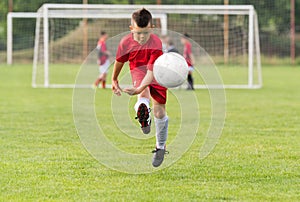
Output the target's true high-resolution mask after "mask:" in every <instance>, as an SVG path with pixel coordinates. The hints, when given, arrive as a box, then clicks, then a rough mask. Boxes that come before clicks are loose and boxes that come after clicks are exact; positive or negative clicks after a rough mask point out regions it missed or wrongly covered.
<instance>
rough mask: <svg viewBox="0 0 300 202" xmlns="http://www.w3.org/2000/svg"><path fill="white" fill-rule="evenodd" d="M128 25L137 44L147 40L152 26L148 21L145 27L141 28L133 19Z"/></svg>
mask: <svg viewBox="0 0 300 202" xmlns="http://www.w3.org/2000/svg"><path fill="white" fill-rule="evenodd" d="M129 27H130V30H131V32H132V33H133V39H134V40H135V41H136V42H138V43H139V44H141V45H143V44H145V43H146V42H147V41H148V40H149V38H150V34H151V32H152V26H151V23H150V22H149V23H148V25H147V27H143V28H141V27H139V26H138V25H137V24H136V22H134V21H133V24H132V25H130V26H129Z"/></svg>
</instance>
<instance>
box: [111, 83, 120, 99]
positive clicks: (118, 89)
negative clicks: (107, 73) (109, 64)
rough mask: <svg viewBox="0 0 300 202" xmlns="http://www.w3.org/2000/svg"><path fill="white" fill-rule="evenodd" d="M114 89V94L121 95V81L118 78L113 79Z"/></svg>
mask: <svg viewBox="0 0 300 202" xmlns="http://www.w3.org/2000/svg"><path fill="white" fill-rule="evenodd" d="M112 91H113V92H114V94H116V95H117V96H120V95H121V92H122V89H121V87H120V86H119V82H118V80H112Z"/></svg>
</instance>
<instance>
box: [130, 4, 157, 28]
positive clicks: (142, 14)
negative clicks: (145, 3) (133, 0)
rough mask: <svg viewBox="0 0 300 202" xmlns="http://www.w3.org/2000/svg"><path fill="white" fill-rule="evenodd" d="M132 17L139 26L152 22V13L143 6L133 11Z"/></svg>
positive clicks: (142, 26) (145, 25)
mask: <svg viewBox="0 0 300 202" xmlns="http://www.w3.org/2000/svg"><path fill="white" fill-rule="evenodd" d="M132 19H133V20H134V21H135V23H136V24H137V26H139V27H141V28H144V27H147V25H148V24H149V22H150V24H152V15H151V13H150V12H149V11H148V10H146V9H145V8H142V9H140V10H137V11H135V12H134V13H132Z"/></svg>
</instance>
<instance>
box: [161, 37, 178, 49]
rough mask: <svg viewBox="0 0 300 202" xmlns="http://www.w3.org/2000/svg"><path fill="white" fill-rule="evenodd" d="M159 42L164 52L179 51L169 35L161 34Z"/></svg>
mask: <svg viewBox="0 0 300 202" xmlns="http://www.w3.org/2000/svg"><path fill="white" fill-rule="evenodd" d="M161 42H162V47H163V52H164V53H169V52H174V53H179V51H178V50H177V48H176V47H175V45H174V43H173V40H172V39H171V38H170V37H169V36H167V35H163V36H162V37H161Z"/></svg>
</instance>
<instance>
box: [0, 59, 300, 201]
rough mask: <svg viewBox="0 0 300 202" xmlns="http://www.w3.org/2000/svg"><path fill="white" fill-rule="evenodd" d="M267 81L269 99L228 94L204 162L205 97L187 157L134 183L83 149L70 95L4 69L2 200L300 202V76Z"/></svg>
mask: <svg viewBox="0 0 300 202" xmlns="http://www.w3.org/2000/svg"><path fill="white" fill-rule="evenodd" d="M263 75H264V87H263V89H260V90H226V97H227V117H226V123H225V127H224V130H223V134H222V136H221V138H220V140H219V143H218V145H217V147H216V148H215V150H214V151H213V152H212V153H211V154H210V155H209V156H208V157H207V158H206V159H204V160H199V148H200V147H201V144H202V143H203V141H202V140H203V138H202V134H201V133H203V131H205V129H206V128H207V126H206V124H207V123H208V121H207V120H205V115H208V114H209V109H208V108H209V101H208V100H207V93H206V92H205V91H204V90H199V91H196V93H197V96H198V97H199V99H201V98H202V99H203V100H204V101H203V104H202V105H203V114H201V115H202V116H204V121H203V126H200V130H199V137H197V138H196V140H195V141H194V143H193V145H192V146H191V148H190V149H189V151H188V152H187V153H186V154H185V155H184V156H183V157H182V158H181V159H180V160H179V161H178V162H176V163H175V164H174V165H173V166H171V167H169V168H166V169H164V170H161V171H158V172H155V173H151V174H140V175H132V174H126V173H121V172H117V171H112V170H110V169H108V168H106V167H105V166H103V165H101V164H100V163H99V162H98V161H96V160H95V159H94V158H92V157H91V156H90V155H89V154H88V152H87V151H86V150H85V149H84V147H83V146H82V144H81V142H80V140H79V137H78V136H77V133H76V129H75V126H74V123H73V117H72V89H32V88H31V87H30V82H31V78H30V77H31V67H30V66H26V65H14V66H13V67H7V66H5V65H1V66H0V111H1V113H0V145H1V146H0V159H1V161H0V173H1V178H0V190H1V191H0V200H1V201H8V200H12V201H30V200H31V201H36V200H41V201H44V200H49V201H52V200H53V201H66V200H75V201H95V200H96V201H120V200H121V201H122V200H125V201H190V200H194V201H196V200H211V201H215V200H216V201H221V200H238V201H296V200H299V198H300V193H299V190H300V168H299V165H300V147H299V142H300V136H299V131H300V124H299V122H300V116H299V114H300V102H299V100H300V93H299V92H300V91H299V89H298V88H299V87H298V86H299V84H300V80H299V75H300V69H299V68H292V67H271V66H270V67H265V68H263ZM97 93H98V92H97ZM102 95H103V97H109V96H111V92H110V90H99V93H98V94H97V98H98V99H97V100H99V106H101V102H103V101H101V99H100V98H101V97H102ZM170 102H174V103H175V101H174V99H170ZM168 105H169V106H168V109H170V110H171V114H172V110H173V109H172V103H169V104H168ZM174 105H176V103H175V104H174ZM174 114H176V113H175V112H174ZM97 116H98V117H101V116H102V115H101V114H100V113H99V114H97ZM107 127H108V130H109V126H107ZM112 127H113V125H112ZM171 132H172V131H171ZM170 138H172V137H170ZM170 152H171V151H170Z"/></svg>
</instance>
